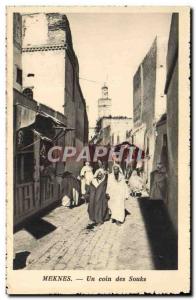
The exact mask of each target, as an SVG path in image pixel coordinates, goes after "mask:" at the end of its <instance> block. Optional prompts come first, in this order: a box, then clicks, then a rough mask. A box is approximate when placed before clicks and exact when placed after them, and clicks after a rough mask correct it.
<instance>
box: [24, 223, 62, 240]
mask: <svg viewBox="0 0 196 300" xmlns="http://www.w3.org/2000/svg"><path fill="white" fill-rule="evenodd" d="M24 229H25V230H26V231H28V232H29V233H30V234H31V235H32V236H33V237H34V238H36V239H37V240H39V239H41V238H42V237H44V236H45V235H47V234H49V233H51V232H52V231H54V230H56V229H57V227H56V226H54V225H53V224H51V223H49V222H47V221H45V220H43V219H41V218H36V219H33V220H31V221H30V222H28V223H27V224H25V226H24Z"/></svg>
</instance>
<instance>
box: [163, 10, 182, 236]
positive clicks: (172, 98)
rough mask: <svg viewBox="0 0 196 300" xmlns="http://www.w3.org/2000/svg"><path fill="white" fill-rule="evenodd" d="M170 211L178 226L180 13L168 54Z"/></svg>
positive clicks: (175, 17)
mask: <svg viewBox="0 0 196 300" xmlns="http://www.w3.org/2000/svg"><path fill="white" fill-rule="evenodd" d="M165 93H166V95H167V136H168V165H169V168H168V178H169V180H168V200H167V201H168V202H167V206H168V211H169V214H170V217H171V220H172V223H173V225H174V228H175V229H176V231H177V228H178V134H179V133H178V14H173V15H172V22H171V29H170V36H169V42H168V54H167V81H166V88H165Z"/></svg>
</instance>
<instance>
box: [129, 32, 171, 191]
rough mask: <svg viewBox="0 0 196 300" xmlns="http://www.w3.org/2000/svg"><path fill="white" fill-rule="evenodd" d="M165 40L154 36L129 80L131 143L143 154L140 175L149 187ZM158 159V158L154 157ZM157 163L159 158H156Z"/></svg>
mask: <svg viewBox="0 0 196 300" xmlns="http://www.w3.org/2000/svg"><path fill="white" fill-rule="evenodd" d="M166 50H167V41H166V40H165V39H162V38H158V37H156V38H155V40H154V42H153V44H152V46H151V48H150V50H149V51H148V53H147V54H146V56H145V57H144V59H143V61H142V63H141V64H140V66H139V67H138V69H137V71H136V73H135V75H134V77H133V132H132V138H131V142H132V143H134V144H135V145H136V146H137V147H139V148H140V149H142V150H144V151H145V154H146V160H145V163H144V166H143V168H144V176H145V178H146V183H147V187H148V188H149V187H150V186H149V185H150V173H151V171H152V170H153V168H154V167H155V165H156V163H157V162H158V161H157V162H155V160H154V153H155V141H156V123H157V122H158V121H159V119H160V118H161V116H162V115H163V114H164V113H165V112H166V97H165V95H164V83H165V78H166ZM157 157H158V156H157ZM158 160H159V159H158Z"/></svg>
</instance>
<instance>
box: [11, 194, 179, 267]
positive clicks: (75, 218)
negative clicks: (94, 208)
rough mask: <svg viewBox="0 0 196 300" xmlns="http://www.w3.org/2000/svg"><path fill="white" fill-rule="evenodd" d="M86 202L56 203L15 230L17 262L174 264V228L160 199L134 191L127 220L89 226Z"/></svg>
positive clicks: (52, 264) (34, 264)
mask: <svg viewBox="0 0 196 300" xmlns="http://www.w3.org/2000/svg"><path fill="white" fill-rule="evenodd" d="M87 225H88V215H87V206H86V205H85V204H83V205H81V206H79V207H76V208H73V209H69V208H65V207H62V206H60V207H57V208H56V209H54V210H53V211H52V212H50V213H48V214H47V215H46V216H45V217H44V218H42V219H39V220H37V221H35V222H34V223H31V225H28V226H26V227H25V229H22V230H20V231H18V232H17V233H15V235H14V246H15V253H16V258H15V261H14V268H15V269H20V268H26V269H35V270H38V269H42V270H44V269H45V270H47V269H50V270H53V269H56V270H61V269H86V270H87V269H89V270H90V269H111V270H112V269H121V270H122V269H129V270H142V269H143V270H152V269H176V268H177V250H176V249H177V245H176V238H175V234H174V232H173V230H172V226H171V224H170V222H169V220H168V217H167V213H166V212H165V210H164V208H163V205H162V203H160V202H156V201H149V200H148V199H135V198H132V197H130V198H129V199H128V200H127V201H126V221H125V223H124V224H123V225H122V226H117V225H116V224H113V223H111V222H110V221H108V222H106V223H105V224H103V225H102V226H100V227H95V228H94V229H88V228H87Z"/></svg>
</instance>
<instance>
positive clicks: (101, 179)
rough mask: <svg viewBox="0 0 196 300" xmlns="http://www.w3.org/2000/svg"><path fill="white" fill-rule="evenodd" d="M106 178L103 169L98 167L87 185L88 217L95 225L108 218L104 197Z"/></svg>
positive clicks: (106, 203)
mask: <svg viewBox="0 0 196 300" xmlns="http://www.w3.org/2000/svg"><path fill="white" fill-rule="evenodd" d="M106 187H107V179H106V174H105V170H104V169H103V168H99V169H98V170H97V171H96V172H95V174H94V178H93V180H92V182H91V184H90V187H89V204H88V214H89V219H90V220H91V221H92V222H94V223H95V224H96V225H101V224H103V223H104V221H107V220H109V209H108V200H107V198H106Z"/></svg>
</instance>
